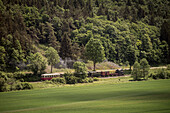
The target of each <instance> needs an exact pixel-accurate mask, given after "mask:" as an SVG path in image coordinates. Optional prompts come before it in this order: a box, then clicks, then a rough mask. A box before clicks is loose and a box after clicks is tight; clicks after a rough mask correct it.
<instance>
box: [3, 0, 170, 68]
mask: <svg viewBox="0 0 170 113" xmlns="http://www.w3.org/2000/svg"><path fill="white" fill-rule="evenodd" d="M169 5H170V2H169V1H167V0H157V1H154V0H148V1H146V0H121V1H118V0H0V64H1V65H0V70H2V71H6V70H20V69H22V68H23V67H25V65H26V64H29V56H30V55H31V53H36V52H38V51H39V50H38V49H36V47H35V45H38V44H44V45H46V46H48V47H53V48H54V49H56V50H57V51H58V53H59V56H60V57H61V58H62V59H66V58H68V57H69V58H71V59H75V60H77V59H86V58H85V57H84V47H85V45H86V44H87V42H88V41H89V40H90V38H98V39H100V40H101V42H102V44H103V46H104V48H105V56H106V58H107V59H108V60H109V61H114V62H116V63H118V64H124V63H129V64H130V65H133V64H134V62H135V61H136V60H140V59H142V58H146V59H147V60H148V61H149V64H151V65H154V64H160V63H167V62H168V59H170V57H169V48H168V44H170V42H169V38H170V32H169V26H168V25H170V21H169V16H170V8H169ZM169 46H170V45H169Z"/></svg>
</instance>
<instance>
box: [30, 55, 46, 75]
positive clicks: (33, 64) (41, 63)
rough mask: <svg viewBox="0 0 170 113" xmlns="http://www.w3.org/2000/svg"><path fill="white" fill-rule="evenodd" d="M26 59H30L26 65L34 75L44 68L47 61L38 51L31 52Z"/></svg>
mask: <svg viewBox="0 0 170 113" xmlns="http://www.w3.org/2000/svg"><path fill="white" fill-rule="evenodd" d="M28 59H29V61H30V64H29V65H28V67H29V69H31V71H32V72H34V74H35V75H36V74H38V72H40V73H42V72H43V71H44V70H45V68H46V63H47V61H46V59H45V58H43V56H42V55H41V54H40V53H35V54H31V55H30V56H29V58H28Z"/></svg>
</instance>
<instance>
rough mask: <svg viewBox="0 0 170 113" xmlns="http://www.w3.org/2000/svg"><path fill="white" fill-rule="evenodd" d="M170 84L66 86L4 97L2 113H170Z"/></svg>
mask: <svg viewBox="0 0 170 113" xmlns="http://www.w3.org/2000/svg"><path fill="white" fill-rule="evenodd" d="M169 88H170V80H156V81H141V82H125V83H121V82H120V83H113V82H112V80H107V81H105V82H102V83H99V84H89V85H75V86H65V87H60V88H51V89H41V90H30V91H16V92H5V93H0V98H1V101H0V112H2V113H8V112H12V113H15V112H16V113H22V112H24V113H56V112H57V113H58V112H59V113H80V112H81V113H87V112H88V113H136V112H137V113H143V112H149V113H168V112H170V108H169V106H170V96H169V95H170V90H169Z"/></svg>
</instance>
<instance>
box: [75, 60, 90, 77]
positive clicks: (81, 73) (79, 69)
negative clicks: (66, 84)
mask: <svg viewBox="0 0 170 113" xmlns="http://www.w3.org/2000/svg"><path fill="white" fill-rule="evenodd" d="M73 67H74V69H75V73H74V75H75V76H76V77H79V78H81V79H85V78H86V77H87V67H86V64H85V63H84V62H79V61H77V62H75V63H74V64H73Z"/></svg>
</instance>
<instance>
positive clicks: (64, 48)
mask: <svg viewBox="0 0 170 113" xmlns="http://www.w3.org/2000/svg"><path fill="white" fill-rule="evenodd" d="M72 51H73V50H72V42H71V39H70V38H69V37H68V33H66V32H65V33H64V35H63V38H62V40H61V48H60V56H61V57H62V58H63V59H64V60H65V59H66V58H72Z"/></svg>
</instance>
